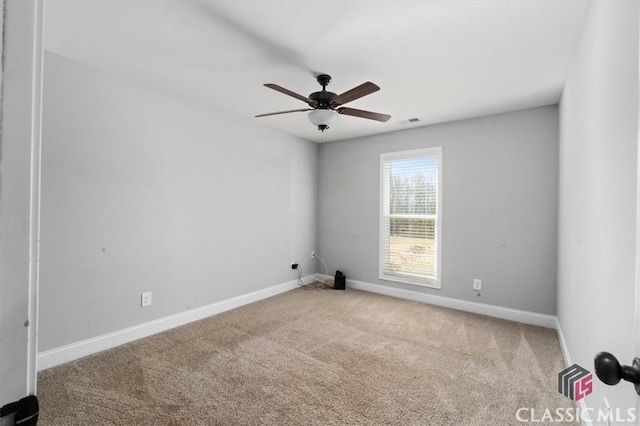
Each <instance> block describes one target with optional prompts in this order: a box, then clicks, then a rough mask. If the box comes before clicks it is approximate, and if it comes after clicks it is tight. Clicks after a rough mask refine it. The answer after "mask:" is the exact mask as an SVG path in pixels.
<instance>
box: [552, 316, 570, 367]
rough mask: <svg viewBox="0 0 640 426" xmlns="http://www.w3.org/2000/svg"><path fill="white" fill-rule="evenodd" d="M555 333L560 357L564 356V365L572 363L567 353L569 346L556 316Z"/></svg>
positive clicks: (567, 365)
mask: <svg viewBox="0 0 640 426" xmlns="http://www.w3.org/2000/svg"><path fill="white" fill-rule="evenodd" d="M556 333H557V334H558V341H559V342H560V350H561V351H562V358H564V364H565V367H569V366H570V365H573V362H572V361H571V355H569V347H568V346H567V341H566V340H565V339H564V333H563V332H562V326H561V325H560V320H559V319H558V317H556Z"/></svg>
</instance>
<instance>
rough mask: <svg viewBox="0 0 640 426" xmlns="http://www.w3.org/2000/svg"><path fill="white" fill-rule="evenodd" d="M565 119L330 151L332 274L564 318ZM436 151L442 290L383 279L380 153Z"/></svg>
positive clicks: (539, 115)
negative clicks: (559, 305) (559, 285)
mask: <svg viewBox="0 0 640 426" xmlns="http://www.w3.org/2000/svg"><path fill="white" fill-rule="evenodd" d="M557 115H558V109H557V106H548V107H542V108H535V109H529V110H524V111H519V112H513V113H508V114H501V115H495V116H490V117H485V118H479V119H474V120H465V121H458V122H453V123H446V124H441V125H437V126H428V127H423V128H418V129H413V130H407V131H403V132H397V133H388V134H384V135H378V136H372V137H366V138H360V139H354V140H351V141H341V142H335V143H327V144H324V145H323V146H321V148H320V162H319V173H320V183H319V199H318V202H319V206H318V208H319V211H320V213H319V222H320V229H319V237H318V239H319V255H320V256H321V257H324V258H325V260H326V261H327V264H328V266H329V269H330V270H329V274H333V272H334V271H335V270H336V269H339V270H341V271H343V272H344V273H345V275H346V276H347V278H348V279H354V280H359V281H364V282H369V283H375V284H382V285H388V286H392V287H398V288H405V289H410V290H415V291H419V292H425V293H431V294H438V295H442V296H447V297H452V298H457V299H462V300H469V301H474V302H481V303H489V304H493V305H498V306H505V307H510V308H516V309H523V310H527V311H532V312H538V313H543V314H555V313H556V218H557V182H558V180H557V179H558V175H557V173H558V118H557ZM431 146H442V157H443V186H444V188H443V219H442V220H443V222H442V238H443V240H442V281H441V282H442V289H441V290H436V289H428V288H424V287H418V286H411V285H405V284H399V283H394V282H389V281H381V280H379V279H378V236H379V230H378V229H379V224H378V220H379V219H378V218H379V209H380V208H379V202H380V193H379V191H380V189H379V186H380V185H379V167H380V166H379V162H380V157H379V156H380V153H382V152H392V151H401V150H407V149H416V148H422V147H431ZM321 271H322V270H321ZM474 278H480V279H482V280H483V291H482V295H481V296H480V297H478V296H477V295H476V292H474V291H473V290H472V280H473V279H474Z"/></svg>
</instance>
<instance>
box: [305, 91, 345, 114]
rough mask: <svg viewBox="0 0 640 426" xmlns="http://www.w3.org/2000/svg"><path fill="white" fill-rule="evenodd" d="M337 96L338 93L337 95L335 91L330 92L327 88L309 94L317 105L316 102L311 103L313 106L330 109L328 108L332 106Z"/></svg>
mask: <svg viewBox="0 0 640 426" xmlns="http://www.w3.org/2000/svg"><path fill="white" fill-rule="evenodd" d="M336 96H338V95H336V94H335V93H333V92H328V91H326V90H323V91H321V92H314V93H312V94H310V95H309V99H311V100H312V101H314V103H315V105H314V104H309V105H311V107H313V108H315V107H316V106H317V107H318V108H319V109H328V108H331V101H332V100H333V98H335V97H336Z"/></svg>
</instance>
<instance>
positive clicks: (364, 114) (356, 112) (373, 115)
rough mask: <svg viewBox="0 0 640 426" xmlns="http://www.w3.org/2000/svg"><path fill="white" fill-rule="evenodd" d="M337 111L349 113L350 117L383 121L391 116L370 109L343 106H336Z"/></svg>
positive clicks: (344, 113)
mask: <svg viewBox="0 0 640 426" xmlns="http://www.w3.org/2000/svg"><path fill="white" fill-rule="evenodd" d="M337 111H338V113H340V114H343V115H350V116H352V117H360V118H368V119H369V120H376V121H382V122H384V123H386V122H387V121H389V119H390V118H391V116H390V115H387V114H380V113H377V112H371V111H363V110H361V109H354V108H346V107H343V108H338V109H337Z"/></svg>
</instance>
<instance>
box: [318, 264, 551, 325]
mask: <svg viewBox="0 0 640 426" xmlns="http://www.w3.org/2000/svg"><path fill="white" fill-rule="evenodd" d="M316 276H318V274H316ZM320 276H321V277H323V275H320ZM347 288H353V289H356V290H364V291H369V292H371V293H378V294H384V295H386V296H392V297H397V298H400V299H407V300H413V301H415V302H422V303H427V304H430V305H436V306H442V307H445V308H451V309H457V310H459V311H465V312H471V313H474V314H480V315H487V316H490V317H494V318H501V319H505V320H509V321H517V322H521V323H524V324H531V325H537V326H540V327H546V328H556V325H557V324H558V323H557V321H556V316H555V315H546V314H538V313H536V312H529V311H522V310H519V309H512V308H505V307H502V306H496V305H488V304H485V303H477V302H468V301H466V300H460V299H453V298H451V297H444V296H437V295H433V294H425V293H419V292H417V291H411V290H404V289H400V288H394V287H387V286H384V285H379V284H371V283H366V282H363V281H356V280H350V279H348V278H347Z"/></svg>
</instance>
